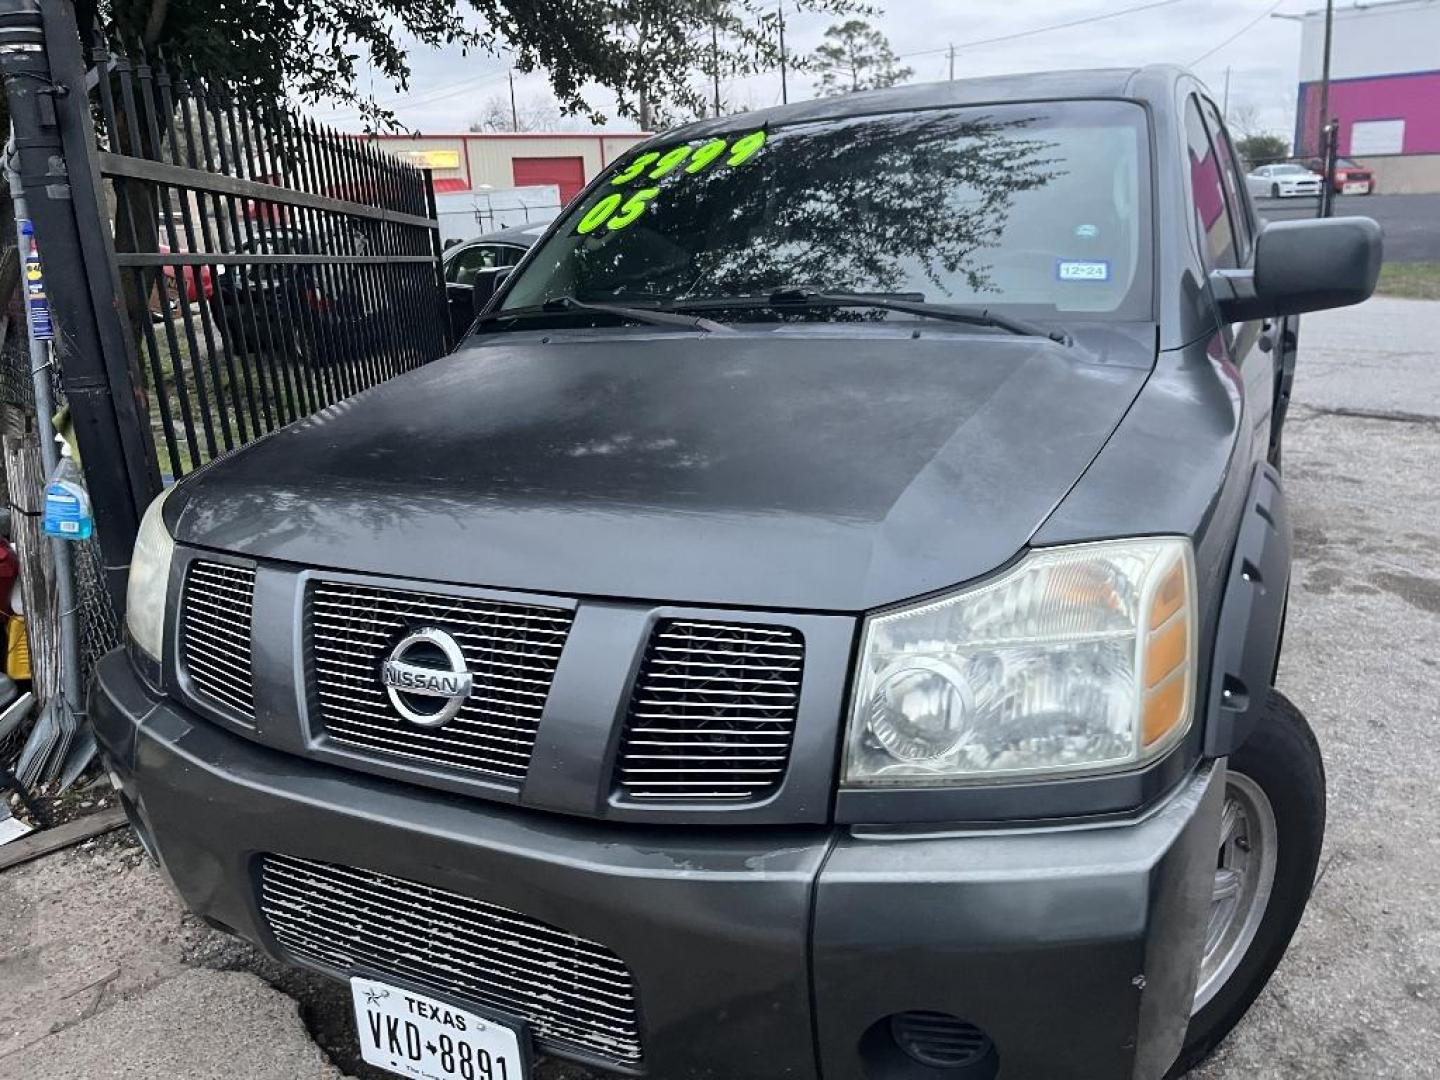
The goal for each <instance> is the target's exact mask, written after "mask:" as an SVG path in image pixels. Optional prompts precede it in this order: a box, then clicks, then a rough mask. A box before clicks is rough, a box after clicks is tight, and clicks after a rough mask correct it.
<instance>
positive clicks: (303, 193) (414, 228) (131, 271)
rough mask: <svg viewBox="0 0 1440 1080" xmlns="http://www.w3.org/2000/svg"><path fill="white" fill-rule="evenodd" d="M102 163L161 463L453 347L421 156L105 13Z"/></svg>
mask: <svg viewBox="0 0 1440 1080" xmlns="http://www.w3.org/2000/svg"><path fill="white" fill-rule="evenodd" d="M89 59H90V64H91V67H92V69H93V70H94V71H95V72H96V73H97V74H99V78H98V79H97V80H96V83H97V93H96V106H97V108H96V116H97V123H96V149H97V155H98V156H97V164H98V171H99V174H100V175H101V177H103V178H104V179H106V180H108V181H109V182H110V184H111V185H112V186H113V200H114V211H115V231H114V241H115V248H116V255H115V263H116V266H117V267H118V269H119V273H120V281H121V291H122V296H123V300H124V307H125V310H126V313H127V318H128V321H129V324H130V332H129V335H128V337H129V340H131V341H132V342H133V343H134V344H135V345H136V346H137V352H138V359H139V361H140V363H139V367H140V370H141V373H142V378H143V381H144V386H145V389H146V391H147V396H148V399H149V413H150V424H151V436H152V438H153V439H154V442H155V445H156V448H157V450H158V451H159V453H158V454H157V457H158V459H159V465H160V468H161V470H162V471H164V472H167V473H168V474H170V475H171V476H174V477H179V476H181V475H183V474H185V473H187V472H189V471H190V470H191V469H193V468H195V467H196V466H198V465H200V464H202V463H204V462H205V461H208V460H210V459H211V458H213V457H215V456H217V455H218V454H221V453H224V452H225V451H228V450H231V449H233V448H235V447H237V446H240V445H243V444H244V443H246V442H248V441H249V440H251V439H253V438H255V437H257V436H258V435H262V434H264V433H266V432H269V431H272V430H274V429H275V428H276V427H279V426H281V425H283V424H287V423H290V422H291V421H293V420H296V419H299V418H300V417H303V416H306V415H309V414H310V413H313V412H315V411H316V410H317V409H320V408H323V407H325V406H326V405H328V404H330V403H332V402H334V401H337V400H339V399H341V398H344V397H347V396H349V395H350V394H354V393H356V392H357V391H359V390H362V389H365V388H366V387H368V386H371V385H373V384H375V383H377V382H380V381H382V380H384V379H386V378H389V377H390V376H393V375H395V374H398V373H399V372H402V371H405V370H407V369H409V368H412V367H415V366H417V365H419V364H423V363H425V362H427V361H429V360H432V359H434V358H436V357H437V356H440V355H442V354H443V353H444V352H445V351H446V349H447V347H448V344H449V343H448V342H447V340H446V334H447V329H446V328H447V326H448V322H447V319H446V314H445V310H444V303H445V300H444V291H443V286H442V285H441V283H440V280H439V276H438V263H437V258H438V255H439V247H438V236H437V233H436V222H435V211H434V203H433V197H432V195H431V192H430V185H429V182H428V180H427V178H426V175H425V174H424V173H423V172H421V171H420V170H417V169H415V168H412V167H410V166H408V165H406V164H404V163H402V162H400V161H398V160H396V159H394V158H392V157H390V156H389V155H386V154H383V153H382V152H380V151H378V150H377V149H375V148H374V147H372V146H370V145H367V144H366V143H364V142H362V141H360V140H358V139H356V138H354V137H351V136H346V135H341V134H338V133H336V132H333V131H327V130H325V129H323V128H321V127H320V126H319V125H317V124H315V123H314V122H313V121H310V120H307V119H305V118H304V117H302V116H300V115H298V114H297V112H296V111H295V110H293V109H291V108H289V107H286V106H284V105H283V104H281V103H278V102H274V101H268V102H267V101H256V100H246V99H245V98H243V97H241V96H239V95H237V94H235V93H233V92H232V91H231V90H230V89H229V88H228V87H226V86H225V85H224V84H223V83H217V82H215V81H214V80H211V79H207V78H206V77H205V76H204V75H202V74H200V73H197V72H193V71H188V70H183V69H177V68H175V67H173V66H171V65H168V64H165V63H163V62H161V61H159V60H157V59H152V58H149V57H147V56H146V55H145V54H144V53H143V52H141V51H138V50H137V51H135V52H133V53H127V52H125V51H123V50H122V49H121V48H119V47H117V46H116V44H115V43H114V42H113V41H112V40H111V39H108V38H107V37H106V36H105V35H104V34H102V33H98V32H97V33H96V34H95V36H94V38H93V41H92V48H91V52H90V57H89Z"/></svg>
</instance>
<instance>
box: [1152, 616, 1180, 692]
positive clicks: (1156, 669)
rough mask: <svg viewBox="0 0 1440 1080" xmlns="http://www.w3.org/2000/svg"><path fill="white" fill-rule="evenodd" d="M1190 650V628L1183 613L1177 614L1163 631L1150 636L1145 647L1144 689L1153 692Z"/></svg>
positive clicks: (1157, 631)
mask: <svg viewBox="0 0 1440 1080" xmlns="http://www.w3.org/2000/svg"><path fill="white" fill-rule="evenodd" d="M1189 650H1190V626H1189V623H1188V621H1187V620H1186V618H1185V615H1184V613H1183V612H1177V613H1176V616H1172V617H1171V619H1170V621H1169V622H1168V623H1166V624H1165V626H1164V628H1163V629H1160V630H1156V631H1154V632H1153V633H1151V635H1150V641H1149V643H1148V644H1147V645H1146V646H1145V688H1146V689H1147V690H1153V689H1154V688H1155V687H1157V686H1159V685H1160V683H1161V682H1162V681H1163V680H1164V679H1165V677H1166V676H1168V675H1169V674H1170V673H1171V672H1173V671H1174V670H1175V669H1176V668H1177V667H1179V666H1180V665H1181V664H1183V663H1184V662H1185V659H1186V657H1187V655H1188V654H1189Z"/></svg>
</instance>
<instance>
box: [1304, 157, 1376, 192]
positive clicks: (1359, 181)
mask: <svg viewBox="0 0 1440 1080" xmlns="http://www.w3.org/2000/svg"><path fill="white" fill-rule="evenodd" d="M1307 165H1308V166H1309V168H1310V169H1311V170H1312V171H1313V172H1317V173H1320V174H1321V175H1322V176H1323V175H1324V174H1325V163H1324V162H1323V161H1321V160H1320V159H1319V158H1313V159H1312V160H1310V161H1309V162H1307ZM1335 193H1336V194H1337V195H1374V194H1375V174H1374V173H1373V172H1371V171H1370V170H1369V169H1367V168H1366V167H1365V166H1364V165H1361V164H1360V163H1359V162H1358V161H1352V160H1351V159H1350V158H1343V157H1342V158H1336V159H1335Z"/></svg>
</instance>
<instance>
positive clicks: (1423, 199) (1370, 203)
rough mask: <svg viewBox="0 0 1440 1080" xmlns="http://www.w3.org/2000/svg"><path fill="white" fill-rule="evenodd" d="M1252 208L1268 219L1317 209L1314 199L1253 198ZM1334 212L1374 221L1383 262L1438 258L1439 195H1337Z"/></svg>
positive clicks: (1310, 213)
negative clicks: (1382, 246) (1381, 240)
mask: <svg viewBox="0 0 1440 1080" xmlns="http://www.w3.org/2000/svg"><path fill="white" fill-rule="evenodd" d="M1255 209H1256V211H1257V212H1258V213H1259V214H1260V216H1261V217H1263V218H1268V219H1270V220H1272V221H1287V220H1290V219H1292V218H1309V217H1314V216H1315V215H1316V213H1317V200H1315V199H1311V198H1304V199H1296V198H1291V199H1271V198H1264V199H1256V200H1255ZM1334 212H1335V216H1336V217H1340V216H1342V215H1346V214H1355V215H1358V216H1361V217H1371V218H1374V219H1375V220H1376V221H1378V222H1379V223H1380V228H1381V229H1382V230H1383V231H1384V233H1385V260H1386V261H1387V262H1403V263H1413V262H1440V195H1386V194H1383V193H1379V192H1377V193H1376V194H1374V195H1337V196H1336V197H1335V211H1334Z"/></svg>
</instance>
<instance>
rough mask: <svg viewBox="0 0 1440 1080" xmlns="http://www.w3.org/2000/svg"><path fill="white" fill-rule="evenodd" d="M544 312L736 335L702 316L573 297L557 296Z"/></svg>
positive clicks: (722, 325) (729, 329)
mask: <svg viewBox="0 0 1440 1080" xmlns="http://www.w3.org/2000/svg"><path fill="white" fill-rule="evenodd" d="M540 309H541V310H542V311H594V312H598V313H599V314H601V315H614V316H615V317H616V318H617V319H629V320H630V321H631V322H638V323H646V324H648V325H650V326H678V327H681V328H682V329H685V330H703V331H704V332H705V333H707V334H713V333H716V332H717V331H718V332H719V333H722V334H731V333H734V330H733V329H732V328H731V327H728V326H725V325H724V324H722V323H718V322H716V321H715V320H714V319H707V318H705V317H704V316H701V315H673V314H671V313H669V312H666V311H656V310H655V309H654V308H643V307H627V306H625V305H623V304H597V303H593V302H592V301H589V300H576V299H575V297H573V296H556V297H553V298H551V299H549V300H546V301H545V303H543V304H541V305H540Z"/></svg>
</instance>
